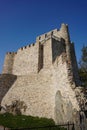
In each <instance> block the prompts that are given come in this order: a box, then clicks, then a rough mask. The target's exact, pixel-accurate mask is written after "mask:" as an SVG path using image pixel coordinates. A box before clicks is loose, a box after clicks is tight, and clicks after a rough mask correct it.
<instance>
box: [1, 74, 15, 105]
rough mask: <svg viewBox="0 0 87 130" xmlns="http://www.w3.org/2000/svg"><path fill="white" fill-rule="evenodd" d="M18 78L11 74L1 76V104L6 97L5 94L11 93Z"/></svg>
mask: <svg viewBox="0 0 87 130" xmlns="http://www.w3.org/2000/svg"><path fill="white" fill-rule="evenodd" d="M16 79H17V76H15V75H11V74H2V75H0V104H1V101H2V99H3V97H4V96H5V94H6V93H7V92H8V91H9V89H10V88H11V86H12V85H13V83H14V82H15V80H16Z"/></svg>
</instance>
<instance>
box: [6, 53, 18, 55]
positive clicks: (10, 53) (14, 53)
mask: <svg viewBox="0 0 87 130" xmlns="http://www.w3.org/2000/svg"><path fill="white" fill-rule="evenodd" d="M6 54H7V55H15V54H17V52H7V53H6Z"/></svg>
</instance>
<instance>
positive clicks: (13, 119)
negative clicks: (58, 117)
mask: <svg viewBox="0 0 87 130" xmlns="http://www.w3.org/2000/svg"><path fill="white" fill-rule="evenodd" d="M0 125H3V126H4V127H8V128H14V129H19V128H31V127H44V126H54V125H55V122H54V121H53V120H52V119H47V118H39V117H32V116H25V115H16V116H14V115H12V114H9V113H5V114H0ZM39 130H48V128H45V129H43V128H40V129H39ZM51 130H56V128H51ZM57 130H58V128H57ZM59 130H66V129H65V128H61V129H59Z"/></svg>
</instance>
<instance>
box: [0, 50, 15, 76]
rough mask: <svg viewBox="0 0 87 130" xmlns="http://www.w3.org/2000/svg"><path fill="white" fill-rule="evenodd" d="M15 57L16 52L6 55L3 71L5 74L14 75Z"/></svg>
mask: <svg viewBox="0 0 87 130" xmlns="http://www.w3.org/2000/svg"><path fill="white" fill-rule="evenodd" d="M15 55H16V53H14V52H8V53H7V54H6V56H5V61H4V65H3V71H2V73H3V74H12V71H13V64H14V58H15Z"/></svg>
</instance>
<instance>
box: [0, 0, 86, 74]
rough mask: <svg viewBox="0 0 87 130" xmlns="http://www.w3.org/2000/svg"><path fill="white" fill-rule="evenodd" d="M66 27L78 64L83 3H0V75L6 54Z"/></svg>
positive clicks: (83, 27) (72, 0) (69, 0)
mask: <svg viewBox="0 0 87 130" xmlns="http://www.w3.org/2000/svg"><path fill="white" fill-rule="evenodd" d="M61 23H66V24H68V25H69V30H70V37H71V41H73V42H74V43H75V50H76V56H77V59H78V60H79V58H80V56H81V48H82V46H83V44H84V45H87V0H0V73H1V70H2V65H3V62H4V56H5V53H6V52H11V51H17V49H18V48H20V47H22V46H25V45H27V44H29V43H32V42H35V38H36V37H37V36H38V35H40V34H43V33H45V32H48V31H50V30H53V29H55V28H60V25H61Z"/></svg>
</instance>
